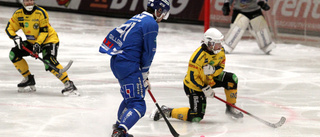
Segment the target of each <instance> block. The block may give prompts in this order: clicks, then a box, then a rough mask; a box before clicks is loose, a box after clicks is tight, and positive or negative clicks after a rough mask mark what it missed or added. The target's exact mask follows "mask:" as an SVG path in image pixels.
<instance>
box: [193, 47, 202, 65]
mask: <svg viewBox="0 0 320 137" xmlns="http://www.w3.org/2000/svg"><path fill="white" fill-rule="evenodd" d="M202 51H203V50H202V49H200V50H199V51H198V53H197V54H196V56H194V58H193V60H192V63H196V61H197V59H198V58H199V56H200V54H201V53H202Z"/></svg>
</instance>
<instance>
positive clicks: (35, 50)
mask: <svg viewBox="0 0 320 137" xmlns="http://www.w3.org/2000/svg"><path fill="white" fill-rule="evenodd" d="M40 52H41V46H40V45H39V44H38V43H34V44H33V53H34V54H38V53H40Z"/></svg>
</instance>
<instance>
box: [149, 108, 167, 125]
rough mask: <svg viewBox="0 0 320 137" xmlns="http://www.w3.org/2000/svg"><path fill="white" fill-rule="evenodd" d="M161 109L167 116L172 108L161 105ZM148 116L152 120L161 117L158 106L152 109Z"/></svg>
mask: <svg viewBox="0 0 320 137" xmlns="http://www.w3.org/2000/svg"><path fill="white" fill-rule="evenodd" d="M161 110H162V112H163V114H164V115H165V116H166V117H167V118H170V117H171V112H172V108H168V107H167V106H165V105H162V106H161ZM150 118H152V119H153V120H154V121H158V120H159V119H161V118H162V115H161V113H160V111H159V110H158V108H156V109H155V110H153V112H152V114H151V115H150Z"/></svg>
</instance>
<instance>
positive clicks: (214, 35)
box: [202, 28, 224, 54]
mask: <svg viewBox="0 0 320 137" xmlns="http://www.w3.org/2000/svg"><path fill="white" fill-rule="evenodd" d="M223 38H224V36H223V34H222V33H221V32H220V31H219V30H218V29H216V28H210V29H208V30H207V31H206V32H205V33H204V36H203V41H202V42H203V44H205V45H207V46H209V43H212V44H215V43H221V44H222V43H223V41H224V40H223ZM212 51H213V52H214V54H217V53H219V52H220V51H221V49H220V50H213V49H212Z"/></svg>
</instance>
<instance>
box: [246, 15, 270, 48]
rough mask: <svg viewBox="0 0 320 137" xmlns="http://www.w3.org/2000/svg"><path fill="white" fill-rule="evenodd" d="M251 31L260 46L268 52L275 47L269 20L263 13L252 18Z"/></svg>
mask: <svg viewBox="0 0 320 137" xmlns="http://www.w3.org/2000/svg"><path fill="white" fill-rule="evenodd" d="M249 28H250V32H251V34H253V36H254V37H255V38H256V40H257V42H258V45H259V48H260V49H261V50H262V51H263V52H264V53H266V54H269V52H270V51H271V50H272V49H273V48H275V44H274V43H273V42H272V41H273V40H272V37H271V33H270V30H269V27H268V24H267V21H266V20H265V19H264V17H263V16H262V15H260V16H258V17H256V18H254V19H252V20H250V27H249Z"/></svg>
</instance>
